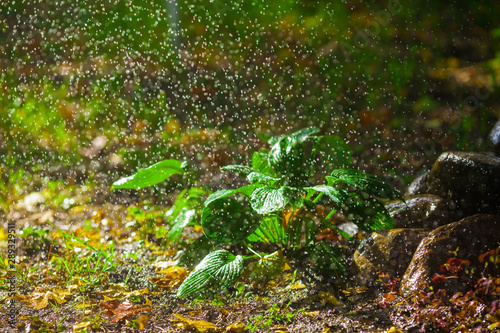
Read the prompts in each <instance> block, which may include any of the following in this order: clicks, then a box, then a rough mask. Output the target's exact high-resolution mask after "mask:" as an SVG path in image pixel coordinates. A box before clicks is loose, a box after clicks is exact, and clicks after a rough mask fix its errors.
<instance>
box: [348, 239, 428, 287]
mask: <svg viewBox="0 0 500 333" xmlns="http://www.w3.org/2000/svg"><path fill="white" fill-rule="evenodd" d="M428 233H429V230H428V229H390V230H380V231H374V232H372V233H371V234H370V236H368V237H367V238H365V239H364V240H363V242H362V243H361V244H360V245H359V247H358V249H357V250H356V252H355V253H354V262H353V267H352V271H353V274H354V276H355V279H356V282H357V283H358V284H360V285H364V286H371V285H373V284H374V283H375V281H376V280H377V278H378V275H379V274H380V273H388V274H390V275H391V276H392V277H402V276H403V274H404V272H405V271H406V268H407V267H408V264H409V263H410V261H411V259H412V257H413V252H414V251H415V250H416V248H417V247H418V244H419V243H420V241H421V240H422V238H424V237H425V236H427V234H428Z"/></svg>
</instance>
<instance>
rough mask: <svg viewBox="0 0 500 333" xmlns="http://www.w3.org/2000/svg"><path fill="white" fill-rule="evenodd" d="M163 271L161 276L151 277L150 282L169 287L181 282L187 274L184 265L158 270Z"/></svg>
mask: <svg viewBox="0 0 500 333" xmlns="http://www.w3.org/2000/svg"><path fill="white" fill-rule="evenodd" d="M160 273H163V274H164V276H163V277H152V278H151V282H153V283H154V284H156V285H157V286H158V287H163V288H171V287H173V286H174V285H176V284H179V283H181V282H182V281H184V279H186V277H187V276H188V275H189V274H188V272H187V270H186V269H185V268H184V267H177V266H174V267H168V268H167V269H164V270H162V271H160Z"/></svg>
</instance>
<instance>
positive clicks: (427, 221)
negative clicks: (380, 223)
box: [385, 194, 460, 229]
mask: <svg viewBox="0 0 500 333" xmlns="http://www.w3.org/2000/svg"><path fill="white" fill-rule="evenodd" d="M385 208H386V209H387V211H388V212H389V214H391V217H392V220H393V221H394V228H431V229H436V228H437V227H440V226H442V225H445V224H448V223H451V222H455V221H457V220H459V219H460V218H457V214H456V213H455V210H454V204H453V202H452V201H449V200H445V199H443V198H441V197H440V196H437V195H434V194H421V195H416V196H412V197H407V198H405V202H403V201H401V200H395V201H390V202H388V203H387V204H386V205H385Z"/></svg>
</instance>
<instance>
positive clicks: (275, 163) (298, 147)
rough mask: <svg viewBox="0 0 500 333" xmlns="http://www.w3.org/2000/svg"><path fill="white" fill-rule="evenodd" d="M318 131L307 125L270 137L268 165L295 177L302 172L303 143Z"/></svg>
mask: <svg viewBox="0 0 500 333" xmlns="http://www.w3.org/2000/svg"><path fill="white" fill-rule="evenodd" d="M317 132H319V129H317V128H315V127H308V128H304V129H302V130H299V131H297V132H294V133H292V134H290V135H283V136H280V137H277V138H276V139H272V140H270V141H269V142H270V143H271V144H273V146H272V147H271V150H270V151H269V155H268V161H269V165H270V166H271V167H273V168H274V169H275V170H277V171H278V172H280V173H283V174H286V175H289V176H290V177H294V178H297V179H300V178H302V176H303V174H304V171H305V170H304V165H303V164H304V163H303V162H304V158H305V155H304V147H303V143H304V142H305V141H306V140H307V139H309V137H310V136H311V135H313V134H315V133H317Z"/></svg>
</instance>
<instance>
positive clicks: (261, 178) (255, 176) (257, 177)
mask: <svg viewBox="0 0 500 333" xmlns="http://www.w3.org/2000/svg"><path fill="white" fill-rule="evenodd" d="M247 180H248V181H249V182H250V183H251V184H254V183H274V182H276V181H278V180H280V178H274V177H270V176H267V175H265V174H263V173H260V172H255V171H252V172H251V173H250V174H248V176H247Z"/></svg>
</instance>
